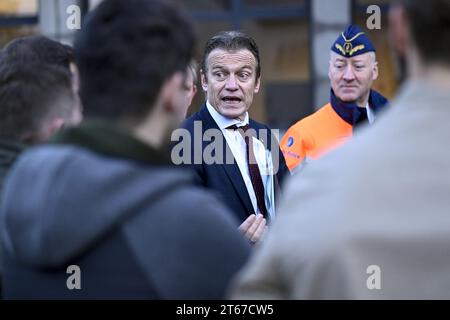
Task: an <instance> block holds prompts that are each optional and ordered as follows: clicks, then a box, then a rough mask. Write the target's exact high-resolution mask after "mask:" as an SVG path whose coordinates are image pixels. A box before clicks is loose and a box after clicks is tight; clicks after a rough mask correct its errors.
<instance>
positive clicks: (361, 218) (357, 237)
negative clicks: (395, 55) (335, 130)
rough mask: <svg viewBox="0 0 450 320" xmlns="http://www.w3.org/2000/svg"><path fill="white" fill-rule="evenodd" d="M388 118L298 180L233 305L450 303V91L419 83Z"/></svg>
mask: <svg viewBox="0 0 450 320" xmlns="http://www.w3.org/2000/svg"><path fill="white" fill-rule="evenodd" d="M379 120H380V121H377V123H375V124H374V125H373V126H372V127H370V128H364V129H363V130H362V131H361V132H360V134H359V135H357V136H355V137H354V139H353V140H352V141H350V143H348V144H347V145H345V146H344V147H342V148H341V149H339V150H337V151H336V152H333V153H331V154H330V155H329V156H327V157H325V158H323V159H321V160H318V161H317V162H315V163H313V164H312V165H311V166H310V167H308V168H307V169H305V171H303V172H302V173H301V174H300V175H297V176H295V177H293V178H292V179H291V181H289V183H288V186H287V190H286V194H285V196H286V197H285V199H284V200H285V201H284V205H282V209H281V212H280V215H279V216H278V220H277V221H276V222H275V223H274V226H273V229H272V230H271V232H270V233H269V234H268V238H267V239H266V241H265V242H264V243H263V244H262V245H261V247H260V248H258V249H257V252H256V254H255V256H253V258H252V260H251V261H250V263H249V264H248V265H247V267H246V268H245V269H244V270H243V272H242V273H241V274H240V276H239V277H238V279H237V282H236V283H235V285H234V286H233V287H232V295H231V296H232V298H238V299H241V298H245V299H260V298H268V299H401V298H419V299H422V298H426V299H427V298H446V299H449V298H450V92H448V90H443V89H442V90H441V89H437V88H436V87H432V86H431V85H429V84H427V83H421V82H419V81H417V80H416V81H415V82H410V83H408V84H406V85H405V87H404V88H403V90H402V92H401V94H400V95H399V97H398V99H397V100H396V101H395V102H394V103H393V105H392V107H391V108H390V110H389V111H388V112H387V113H386V114H384V115H382V117H380V119H379Z"/></svg>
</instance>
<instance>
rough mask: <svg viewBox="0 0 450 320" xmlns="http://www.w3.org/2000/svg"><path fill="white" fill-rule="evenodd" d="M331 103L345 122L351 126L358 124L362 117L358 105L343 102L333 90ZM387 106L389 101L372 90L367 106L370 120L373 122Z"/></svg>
mask: <svg viewBox="0 0 450 320" xmlns="http://www.w3.org/2000/svg"><path fill="white" fill-rule="evenodd" d="M330 103H331V106H332V107H333V109H334V111H335V112H336V113H337V114H338V115H339V116H340V117H341V118H342V119H343V120H345V121H346V122H347V123H348V124H350V125H351V126H354V125H355V124H356V122H357V121H358V119H359V117H360V115H361V112H360V111H359V109H358V106H357V105H356V103H347V102H343V101H341V100H340V99H339V98H338V97H336V95H335V94H334V92H333V89H331V91H330ZM387 105H388V101H387V99H386V98H385V97H383V96H382V95H381V94H380V93H378V92H376V91H375V90H370V94H369V101H368V103H367V106H370V107H369V108H367V110H366V112H367V115H368V118H369V117H370V118H371V119H372V121H373V120H374V118H375V115H376V114H377V113H378V112H379V111H380V110H381V109H383V108H384V107H385V106H387ZM369 114H370V115H369ZM369 122H370V120H369Z"/></svg>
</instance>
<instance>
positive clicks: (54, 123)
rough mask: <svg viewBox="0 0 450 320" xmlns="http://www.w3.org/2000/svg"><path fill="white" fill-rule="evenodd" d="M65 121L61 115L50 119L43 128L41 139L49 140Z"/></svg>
mask: <svg viewBox="0 0 450 320" xmlns="http://www.w3.org/2000/svg"><path fill="white" fill-rule="evenodd" d="M65 123H66V121H65V120H64V119H63V118H59V117H57V118H53V119H51V120H49V122H48V123H47V124H46V125H45V126H44V127H43V128H42V130H41V133H40V135H39V140H40V141H42V142H44V141H47V140H48V139H50V137H51V136H53V135H54V134H55V133H56V132H57V131H59V130H60V129H61V128H62V127H63V126H64V124H65Z"/></svg>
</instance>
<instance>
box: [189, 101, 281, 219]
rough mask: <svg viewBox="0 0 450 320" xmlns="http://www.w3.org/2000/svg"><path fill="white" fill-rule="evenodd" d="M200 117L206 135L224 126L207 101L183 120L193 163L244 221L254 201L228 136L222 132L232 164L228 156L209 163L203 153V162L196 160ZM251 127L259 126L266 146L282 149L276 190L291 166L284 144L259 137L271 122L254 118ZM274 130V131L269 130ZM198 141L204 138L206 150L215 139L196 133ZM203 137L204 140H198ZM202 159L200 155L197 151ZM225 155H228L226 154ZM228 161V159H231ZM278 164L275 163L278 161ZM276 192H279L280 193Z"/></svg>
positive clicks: (203, 181)
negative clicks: (284, 155) (211, 112)
mask: <svg viewBox="0 0 450 320" xmlns="http://www.w3.org/2000/svg"><path fill="white" fill-rule="evenodd" d="M196 121H200V122H201V124H202V131H201V133H202V136H203V135H204V133H205V131H207V130H208V129H216V130H220V129H219V127H218V125H217V124H216V122H215V121H214V119H213V118H212V116H211V115H210V113H209V111H208V109H207V108H206V104H205V105H203V107H202V108H201V109H200V111H199V112H197V113H195V114H193V115H192V116H190V117H189V118H188V119H186V120H185V121H184V123H183V124H182V128H184V129H187V130H188V131H189V133H190V134H191V157H190V160H191V165H190V166H191V167H192V168H193V169H194V170H195V172H196V173H197V175H198V177H199V179H200V183H201V184H202V185H203V186H205V187H206V188H208V189H212V190H213V191H216V193H217V194H218V195H219V197H221V198H222V200H223V201H224V203H225V204H226V205H227V206H228V207H229V208H230V209H231V211H232V212H234V214H235V216H236V217H237V218H238V219H239V221H244V220H245V219H246V218H247V217H248V216H249V215H250V214H253V213H255V212H254V209H253V206H252V202H251V200H250V196H249V195H248V192H247V188H246V186H245V183H244V180H243V178H242V176H241V172H240V170H239V167H238V165H237V163H236V161H235V160H234V158H233V157H232V153H231V150H230V149H229V147H228V145H227V143H226V140H225V137H224V136H223V135H220V137H221V139H222V144H223V153H222V154H223V155H224V154H226V152H228V154H229V155H231V157H232V159H233V163H232V164H225V159H224V161H223V163H222V164H217V163H213V164H206V163H205V162H204V159H203V157H201V159H202V160H201V163H197V164H195V163H194V162H193V160H194V157H195V154H194V151H195V152H197V153H199V152H200V148H199V146H198V147H197V149H196V148H195V146H194V144H195V143H194V123H195V122H196ZM249 125H250V128H252V129H255V130H256V133H257V138H258V139H260V140H262V141H263V143H264V144H265V146H266V148H267V149H268V150H270V151H271V152H272V150H273V152H277V153H278V159H279V170H278V173H277V175H276V177H274V178H275V179H274V181H275V190H276V191H277V189H279V188H277V185H278V186H279V185H281V184H282V181H283V178H284V176H286V175H288V174H289V173H288V172H289V170H288V169H287V166H286V162H285V161H284V157H283V154H282V153H281V151H280V148H279V146H278V143H277V142H276V145H274V146H272V143H271V142H273V141H276V140H275V139H273V141H271V140H272V139H270V138H267V137H259V130H260V129H266V130H270V129H269V127H268V126H266V125H264V124H261V123H258V122H256V121H253V120H251V119H250V121H249ZM267 132H270V131H267ZM195 139H197V143H198V144H199V142H198V141H202V143H201V152H202V154H203V151H204V150H205V148H206V147H207V146H208V145H210V144H211V143H213V142H214V139H212V141H203V140H208V139H202V137H195ZM198 139H200V140H198ZM197 157H198V159H199V157H200V155H197ZM224 158H225V157H224ZM272 159H274V160H276V157H275V158H274V157H273V153H272ZM227 163H228V162H227ZM274 165H275V163H274ZM277 193H278V192H276V196H277Z"/></svg>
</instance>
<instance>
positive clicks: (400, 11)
mask: <svg viewBox="0 0 450 320" xmlns="http://www.w3.org/2000/svg"><path fill="white" fill-rule="evenodd" d="M408 25H409V22H408V18H407V16H406V12H405V9H404V8H403V7H402V6H400V5H393V6H392V7H391V9H390V10H389V26H390V27H389V34H390V37H391V40H392V41H391V42H392V43H393V45H394V48H395V50H396V51H397V53H398V54H399V55H400V56H401V57H405V55H406V51H407V47H408V45H409V41H410V35H409V31H408Z"/></svg>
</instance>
